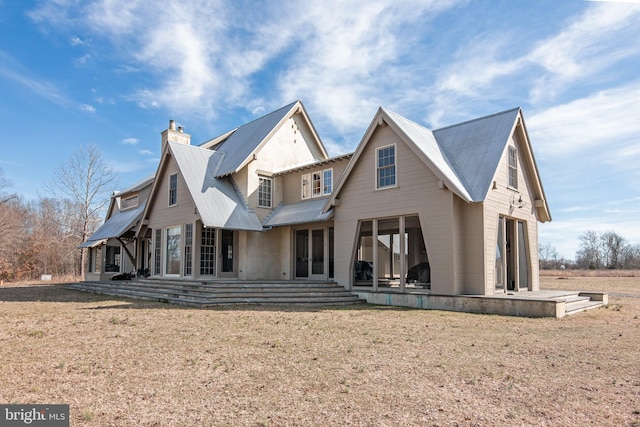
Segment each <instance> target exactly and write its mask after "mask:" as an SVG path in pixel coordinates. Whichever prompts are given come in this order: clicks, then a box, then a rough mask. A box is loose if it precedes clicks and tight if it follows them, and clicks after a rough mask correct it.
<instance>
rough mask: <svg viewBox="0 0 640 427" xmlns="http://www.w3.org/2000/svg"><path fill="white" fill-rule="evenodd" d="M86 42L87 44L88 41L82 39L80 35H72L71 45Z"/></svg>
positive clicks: (80, 44) (79, 44)
mask: <svg viewBox="0 0 640 427" xmlns="http://www.w3.org/2000/svg"><path fill="white" fill-rule="evenodd" d="M84 44H86V42H85V41H84V40H82V39H81V38H80V37H78V36H76V35H74V36H73V37H71V46H82V45H84Z"/></svg>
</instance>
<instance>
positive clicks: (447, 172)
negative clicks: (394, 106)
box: [381, 108, 472, 202]
mask: <svg viewBox="0 0 640 427" xmlns="http://www.w3.org/2000/svg"><path fill="white" fill-rule="evenodd" d="M381 110H382V111H383V112H384V113H385V114H386V116H387V117H388V118H389V119H390V120H391V121H392V122H393V124H395V125H396V126H397V127H398V128H399V130H400V131H401V132H402V133H404V134H405V135H406V136H407V138H409V140H411V141H412V142H413V144H414V145H415V147H416V148H418V149H419V150H420V151H421V152H422V154H423V155H424V157H423V160H424V161H425V162H426V163H427V165H428V166H430V168H431V170H432V171H433V172H434V173H435V174H436V176H438V178H440V179H442V180H444V181H445V182H446V184H447V185H448V186H449V187H450V189H451V190H452V191H454V192H455V193H457V194H458V195H459V196H460V197H462V198H463V199H465V200H467V201H469V202H470V201H472V198H471V195H470V194H469V192H468V190H467V188H466V187H465V185H464V184H463V182H462V181H461V180H460V177H459V176H458V173H457V171H456V170H455V169H454V168H453V167H452V165H451V163H450V162H449V160H448V159H447V156H446V155H445V153H444V151H443V150H442V147H441V146H440V144H439V143H438V142H439V141H438V140H437V139H436V137H435V136H434V134H433V133H432V132H431V131H430V130H429V129H427V128H425V127H424V126H421V125H419V124H417V123H415V122H412V121H411V120H409V119H406V118H404V117H402V116H401V115H399V114H396V113H394V112H392V111H389V110H385V109H384V108H382V109H381ZM451 187H453V188H451Z"/></svg>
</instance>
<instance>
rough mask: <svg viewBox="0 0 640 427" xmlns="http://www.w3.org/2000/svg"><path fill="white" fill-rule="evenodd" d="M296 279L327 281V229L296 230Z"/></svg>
mask: <svg viewBox="0 0 640 427" xmlns="http://www.w3.org/2000/svg"><path fill="white" fill-rule="evenodd" d="M295 244H296V245H295V255H296V259H295V266H294V267H295V277H297V278H307V279H322V280H324V279H326V274H327V273H326V270H325V267H326V256H325V229H324V228H312V229H303V230H296V235H295Z"/></svg>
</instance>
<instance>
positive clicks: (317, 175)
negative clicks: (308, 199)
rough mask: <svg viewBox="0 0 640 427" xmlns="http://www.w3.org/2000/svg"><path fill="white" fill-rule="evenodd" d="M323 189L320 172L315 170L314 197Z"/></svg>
mask: <svg viewBox="0 0 640 427" xmlns="http://www.w3.org/2000/svg"><path fill="white" fill-rule="evenodd" d="M321 191H322V186H321V183H320V173H319V172H315V173H314V174H313V197H316V196H319V195H320V192H321Z"/></svg>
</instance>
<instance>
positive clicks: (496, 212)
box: [484, 137, 540, 294]
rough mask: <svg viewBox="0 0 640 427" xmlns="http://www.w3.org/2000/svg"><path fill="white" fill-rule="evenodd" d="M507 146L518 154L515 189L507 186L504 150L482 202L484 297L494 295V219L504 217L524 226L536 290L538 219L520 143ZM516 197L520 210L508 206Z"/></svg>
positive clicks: (507, 174) (496, 232)
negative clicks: (517, 221) (484, 270)
mask: <svg viewBox="0 0 640 427" xmlns="http://www.w3.org/2000/svg"><path fill="white" fill-rule="evenodd" d="M507 146H511V147H516V149H517V153H518V188H517V190H514V189H511V188H509V187H508V183H509V180H508V176H509V163H508V148H507V147H505V151H504V152H503V154H502V157H501V159H500V164H499V165H498V168H497V171H496V174H495V176H494V182H495V187H496V188H492V189H490V190H489V192H488V194H487V199H486V201H485V203H484V237H485V259H486V280H485V284H486V288H485V293H486V294H492V293H493V292H494V283H495V277H494V275H495V256H496V252H495V250H496V241H497V236H498V230H497V227H498V218H499V217H500V216H501V215H502V216H505V217H507V218H512V219H515V220H521V221H525V222H526V225H527V242H528V250H529V255H530V258H531V265H530V269H531V279H532V285H533V288H532V289H533V290H537V289H539V286H540V285H539V277H538V220H537V216H536V212H535V207H534V203H535V201H534V197H533V196H532V195H533V192H532V190H531V186H530V178H529V176H528V175H527V174H526V173H525V171H524V164H523V162H522V161H521V158H520V152H521V149H520V148H521V147H520V142H519V141H517V140H516V139H515V138H513V137H511V138H510V140H509V142H508V144H507ZM520 196H522V200H524V201H525V202H526V206H525V207H524V208H518V207H512V202H513V201H516V200H517V199H518V198H519V197H520Z"/></svg>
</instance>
